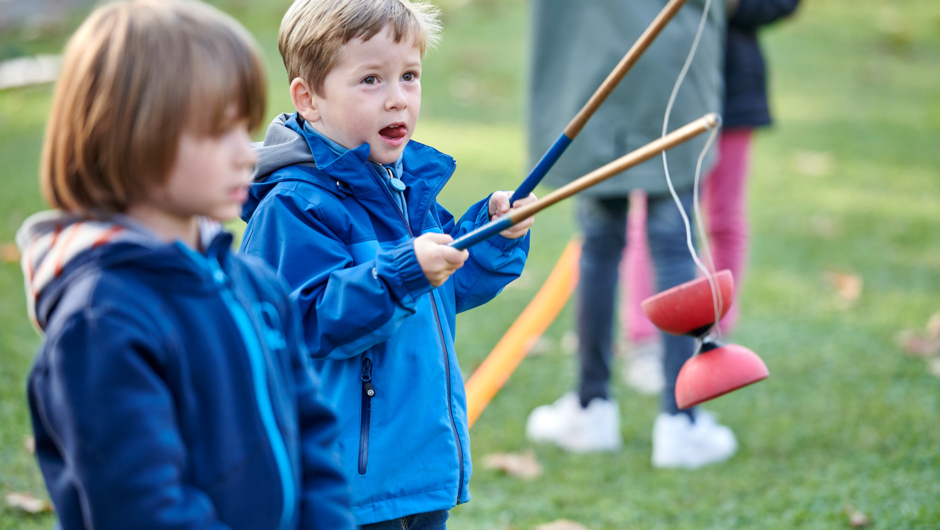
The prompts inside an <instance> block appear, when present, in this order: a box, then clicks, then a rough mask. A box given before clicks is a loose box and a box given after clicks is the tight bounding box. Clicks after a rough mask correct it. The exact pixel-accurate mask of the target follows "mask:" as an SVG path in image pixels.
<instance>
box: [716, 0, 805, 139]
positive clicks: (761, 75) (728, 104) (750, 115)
mask: <svg viewBox="0 0 940 530" xmlns="http://www.w3.org/2000/svg"><path fill="white" fill-rule="evenodd" d="M797 4H799V0H739V3H738V8H737V10H736V11H735V12H734V14H733V15H732V16H731V18H730V19H728V38H727V42H726V43H725V104H724V114H723V118H724V126H725V127H726V128H731V129H733V128H752V127H760V126H763V125H770V123H771V118H770V108H769V107H768V105H767V73H766V69H765V67H764V57H763V55H762V54H761V50H760V43H759V42H758V40H757V30H758V29H759V28H760V27H761V26H764V25H766V24H770V23H773V22H775V21H777V20H779V19H781V18H783V17H786V16H789V15H791V14H792V13H793V11H794V10H796V7H797Z"/></svg>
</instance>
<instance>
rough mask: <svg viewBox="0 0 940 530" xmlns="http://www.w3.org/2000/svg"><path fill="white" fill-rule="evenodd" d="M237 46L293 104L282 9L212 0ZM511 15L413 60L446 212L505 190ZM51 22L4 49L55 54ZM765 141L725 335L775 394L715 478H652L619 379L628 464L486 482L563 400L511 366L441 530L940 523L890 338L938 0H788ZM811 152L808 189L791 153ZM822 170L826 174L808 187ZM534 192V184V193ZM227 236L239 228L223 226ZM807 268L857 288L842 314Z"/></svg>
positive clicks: (468, 345)
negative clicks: (243, 36) (797, 0)
mask: <svg viewBox="0 0 940 530" xmlns="http://www.w3.org/2000/svg"><path fill="white" fill-rule="evenodd" d="M222 5H223V7H225V8H226V9H227V10H228V11H229V12H231V13H232V14H233V15H235V16H236V17H237V18H239V20H242V21H243V22H244V23H245V24H246V25H247V26H248V27H249V29H250V30H251V31H252V32H253V33H254V34H255V35H256V36H257V38H258V39H259V41H260V43H261V46H262V48H263V50H264V53H265V55H266V58H267V60H268V64H269V67H268V68H269V70H268V71H269V77H270V85H269V86H270V98H269V109H270V110H269V114H271V115H273V114H274V113H276V112H279V111H283V110H286V109H289V108H290V106H289V101H288V100H287V98H286V95H285V87H286V82H285V79H284V76H283V74H282V71H283V70H282V67H281V65H280V62H279V58H278V55H277V51H276V45H275V40H276V31H277V24H278V21H279V19H280V15H281V13H283V11H284V9H285V8H286V2H284V1H279V2H271V3H267V2H265V3H262V2H258V3H254V4H253V3H248V2H245V1H240V2H237V3H236V2H226V3H224V4H222ZM525 6H526V4H525V3H524V2H522V1H520V0H512V1H510V0H471V1H460V2H458V1H457V0H450V1H449V2H446V3H445V6H444V7H445V19H444V21H445V28H446V33H445V38H444V42H443V44H442V45H441V46H440V47H439V49H437V50H435V51H432V52H431V53H430V54H429V56H428V58H427V61H426V63H425V77H424V96H425V97H424V109H423V114H422V123H421V125H420V128H419V131H418V138H419V139H420V140H421V141H424V142H426V143H429V144H431V145H434V146H435V147H438V148H439V149H441V150H443V151H445V152H448V153H450V154H452V155H454V156H455V157H456V158H457V160H458V170H457V174H456V176H455V177H454V179H453V180H452V181H451V184H450V185H448V187H447V188H446V189H445V191H444V194H443V196H442V198H441V200H442V202H443V203H444V204H445V205H446V206H448V207H449V208H451V209H452V210H453V211H457V212H459V211H462V209H463V208H465V207H466V206H467V205H468V204H469V203H471V202H473V201H475V200H476V199H477V198H479V197H481V196H483V195H484V194H485V193H487V192H489V191H491V190H493V189H496V188H505V187H511V186H513V185H514V183H516V182H519V181H520V180H521V179H522V177H523V175H524V173H525V170H526V169H527V167H526V161H525V159H524V155H523V147H524V142H525V138H524V131H523V129H522V126H521V117H522V106H521V105H522V101H523V86H524V85H523V83H524V71H525V66H524V65H525V53H524V48H525V26H526V15H525ZM69 29H70V27H68V26H66V27H64V28H62V30H61V31H59V32H53V33H52V34H49V35H45V36H43V37H41V38H38V39H33V40H30V41H22V40H17V38H18V37H17V35H15V34H8V35H0V47H4V49H10V47H11V46H10V45H9V43H10V42H16V45H17V47H18V48H17V49H21V50H23V51H24V52H26V53H33V52H34V51H43V50H51V49H57V48H58V47H60V46H61V43H62V42H63V41H64V38H65V36H66V35H67V32H68V30H69ZM764 43H765V47H766V51H767V54H768V60H769V63H770V66H771V71H772V74H773V76H772V89H773V98H774V103H775V105H774V107H775V110H776V117H777V126H776V127H775V128H774V129H772V130H769V131H765V132H761V133H760V134H758V136H757V140H756V145H755V151H754V169H753V173H752V180H751V190H750V210H751V212H750V214H751V220H752V232H753V238H754V239H753V248H752V256H751V265H750V269H749V272H748V277H747V281H746V283H745V286H744V288H743V290H742V293H741V296H740V299H739V300H738V303H740V304H741V306H742V308H743V319H742V321H741V324H740V326H739V329H738V330H737V332H736V335H735V340H736V341H737V342H739V343H741V344H743V345H746V346H748V347H750V348H752V349H753V350H754V351H756V352H758V353H759V354H760V355H761V356H762V357H763V358H764V360H765V361H766V362H767V364H768V366H769V367H770V370H771V378H770V379H768V380H767V381H765V382H763V383H761V384H759V385H756V386H754V387H751V388H748V389H745V390H742V391H740V392H737V393H734V394H731V395H729V396H725V397H723V398H721V399H719V400H716V401H715V402H713V403H712V404H711V405H709V408H710V409H712V410H714V411H717V412H719V413H720V414H721V416H722V421H723V422H724V423H726V424H728V425H729V426H731V427H732V428H733V429H735V431H736V433H737V434H738V436H739V441H740V443H741V451H740V452H739V454H738V455H737V456H735V458H734V459H733V460H732V461H730V462H728V463H727V464H724V465H721V466H715V467H710V468H705V469H701V470H698V471H694V472H678V471H653V470H652V469H651V468H650V465H649V454H650V431H651V426H652V421H653V418H654V417H655V415H656V413H657V411H658V400H657V399H655V398H650V397H642V396H638V395H635V394H633V393H631V392H630V391H629V390H627V389H626V388H623V387H622V386H621V385H620V384H619V383H617V385H616V388H615V391H616V393H617V396H618V397H619V401H620V404H621V410H622V416H623V426H622V430H623V435H624V439H625V441H626V444H625V447H624V449H623V450H622V451H621V452H619V453H617V454H616V455H581V456H575V455H569V454H566V453H564V452H562V451H560V450H556V449H553V448H550V447H541V446H539V447H535V448H534V450H535V452H536V455H537V457H538V459H539V460H540V462H541V463H542V464H543V466H544V468H545V474H544V475H543V476H542V477H540V478H538V479H536V480H534V481H530V482H523V481H519V480H517V479H514V478H511V477H507V476H505V475H502V474H500V473H498V472H496V471H492V470H487V469H483V467H482V465H481V461H482V457H483V456H484V455H486V454H489V453H493V452H506V451H513V452H515V451H524V450H526V449H528V448H530V447H531V446H530V444H529V443H527V442H526V440H525V438H524V436H523V424H524V421H525V418H526V415H527V414H528V413H529V411H531V410H532V408H534V407H535V406H537V405H540V404H544V403H547V402H550V401H552V400H554V399H556V398H557V397H558V396H559V395H560V394H561V393H563V392H564V391H566V390H568V389H569V388H571V387H572V384H573V372H574V366H575V361H574V359H573V358H572V357H570V356H568V355H565V354H564V353H563V352H562V348H561V347H560V343H561V337H562V336H563V335H564V333H565V332H567V331H568V330H570V329H571V327H572V325H573V315H572V314H571V310H570V308H568V309H566V310H565V311H564V312H563V313H562V315H561V316H560V317H559V318H558V320H557V321H556V322H555V323H554V324H553V325H552V327H551V328H550V329H549V331H548V333H547V334H546V337H547V339H548V342H547V343H548V344H549V348H548V350H549V351H548V352H547V353H546V354H544V355H539V356H534V357H531V358H529V359H526V360H525V361H524V362H523V363H522V364H521V365H520V367H519V369H518V370H517V371H516V373H515V374H514V375H513V376H512V378H511V379H510V381H509V382H508V384H507V385H506V386H505V387H504V389H503V390H502V392H501V393H500V394H499V395H498V396H497V397H496V398H495V399H494V401H493V402H492V403H491V404H490V406H489V407H488V408H487V409H486V411H485V412H484V413H483V415H482V416H481V418H480V420H479V421H478V422H477V424H476V425H475V426H474V428H473V431H472V444H473V457H474V463H475V464H476V469H475V473H474V475H473V480H472V483H471V491H472V493H473V500H472V502H470V503H469V504H467V505H465V506H461V507H458V508H456V509H454V510H453V511H452V517H451V521H450V528H452V529H454V530H478V529H479V530H484V529H486V530H493V529H501V530H504V529H509V528H514V529H530V528H533V527H535V526H536V525H538V524H542V523H546V522H549V521H552V520H554V519H558V518H567V519H572V520H576V521H579V522H581V523H582V524H584V525H586V526H587V527H589V528H592V529H595V530H598V529H606V528H670V529H693V528H695V529H699V528H716V529H718V528H721V529H724V528H794V527H798V528H841V527H848V516H847V515H846V514H845V508H846V506H849V505H851V506H852V507H854V508H855V509H857V510H859V511H861V512H863V513H865V514H866V515H867V516H868V517H869V518H870V520H871V524H870V527H871V528H885V529H887V528H891V529H894V528H937V527H938V526H940V503H938V502H937V499H940V449H938V448H940V429H938V428H937V423H938V419H940V391H938V388H940V379H938V378H936V377H934V376H932V375H931V374H929V373H928V371H927V369H926V368H925V364H924V362H923V361H920V360H915V359H910V358H908V357H905V356H904V355H902V354H901V352H900V351H899V349H898V347H897V346H896V345H895V344H894V336H895V334H896V333H897V332H898V331H899V330H901V329H904V328H922V327H923V325H924V323H925V322H926V321H927V319H928V317H929V316H930V315H931V314H933V313H936V312H937V311H940V302H938V294H940V178H938V177H940V174H938V173H940V169H938V168H940V149H937V145H938V144H940V99H938V98H937V97H936V92H937V87H938V86H940V69H938V68H937V67H936V65H937V64H940V5H938V4H937V3H936V2H934V1H932V0H894V1H889V0H869V1H868V2H863V3H857V2H840V1H837V0H815V1H813V2H805V5H804V6H803V7H802V9H801V11H800V13H799V14H798V16H797V17H796V18H795V19H794V20H792V21H789V22H787V23H785V24H782V25H780V26H779V27H773V28H770V29H769V30H768V31H767V32H765V34H764ZM50 95H51V89H50V88H49V87H38V88H31V89H24V90H15V91H5V92H0V182H2V185H3V189H4V193H3V194H0V212H2V214H0V242H7V241H10V240H12V237H13V234H14V232H15V230H16V228H17V227H18V226H19V225H20V223H21V222H22V221H23V219H24V218H25V217H26V216H27V215H28V214H30V213H32V212H34V211H37V210H39V209H41V208H42V207H43V205H42V201H41V199H40V197H39V194H38V186H37V184H36V174H37V165H38V163H37V160H38V156H39V149H40V145H41V140H42V134H43V123H44V121H45V118H46V115H47V113H48V105H49V98H50ZM807 152H810V153H828V155H827V156H828V157H829V158H828V160H829V161H830V162H829V165H830V167H831V168H832V169H831V171H829V172H828V174H824V175H822V176H807V175H806V174H804V173H805V171H800V162H799V160H800V159H801V156H803V154H805V153H807ZM823 173H826V172H823ZM544 192H545V190H542V193H544ZM236 228H238V227H237V226H236ZM574 230H575V227H574V225H573V222H572V215H571V210H570V205H568V204H562V205H560V206H558V207H556V208H553V209H552V210H551V211H550V212H546V213H544V214H542V215H540V217H539V219H538V221H537V223H536V225H535V228H534V230H533V244H532V253H531V256H530V260H529V265H528V266H527V269H526V273H525V274H524V276H523V278H522V279H521V280H520V281H519V282H517V283H516V284H514V285H513V286H511V287H510V288H508V289H507V290H506V291H505V292H504V293H503V294H502V295H501V296H500V297H499V298H498V299H497V300H496V301H494V302H493V303H491V304H488V305H487V306H485V307H483V308H481V309H477V310H474V311H471V312H469V313H466V314H463V315H461V316H460V317H459V324H458V343H457V347H458V351H459V352H460V356H461V365H462V369H463V371H464V374H465V375H469V374H470V373H471V372H472V370H473V369H474V368H475V367H476V366H477V365H479V363H480V362H482V360H483V359H484V358H485V356H486V355H487V353H488V352H489V351H490V350H491V349H492V347H493V345H494V344H495V343H496V341H497V340H498V338H499V337H500V336H501V334H502V333H503V332H504V331H505V330H506V329H507V328H508V326H509V325H510V324H511V322H512V320H513V319H514V318H515V317H516V316H517V315H518V314H519V312H520V311H521V310H522V308H523V307H525V305H526V304H527V303H528V301H529V300H530V299H531V298H532V296H533V295H534V293H535V291H536V290H537V289H538V287H539V286H540V285H541V282H542V281H543V280H544V279H545V277H546V276H547V275H548V272H549V270H550V269H551V267H552V265H553V264H554V262H555V259H557V256H558V255H559V254H560V253H561V249H562V247H563V246H564V244H565V242H566V241H567V239H568V238H569V237H570V235H571V234H573V232H574ZM827 271H851V272H854V273H856V274H858V275H860V276H861V277H862V278H863V279H864V291H863V294H862V296H861V299H860V300H859V302H858V303H857V304H855V305H854V306H852V307H851V308H849V309H844V308H842V306H841V304H840V303H839V300H838V297H837V295H836V294H835V292H834V290H833V289H832V288H831V286H830V285H829V284H828V283H827V281H826V280H825V276H824V274H825V273H826V272H827ZM0 292H2V293H3V296H2V297H0V413H2V415H3V416H2V417H3V418H4V421H3V424H2V426H0V490H3V491H4V492H9V491H25V492H30V493H33V494H35V495H39V496H45V495H46V494H45V491H44V487H43V484H42V480H41V477H40V476H39V474H38V471H37V469H36V466H35V463H34V461H33V459H32V457H31V456H30V455H28V454H27V453H26V451H25V450H24V449H23V448H22V441H23V438H24V436H26V435H28V434H29V431H30V427H29V421H28V416H27V412H26V405H25V399H24V395H23V394H24V392H23V386H24V384H23V382H24V379H25V376H26V373H27V371H28V368H29V362H30V359H31V357H32V355H33V352H34V351H35V348H36V346H37V345H38V342H39V339H38V337H37V336H36V334H35V332H34V331H33V330H32V329H31V328H30V325H29V323H28V321H27V318H26V314H25V310H24V300H23V294H22V277H21V274H20V272H19V268H18V265H17V264H15V263H6V264H2V265H0ZM52 522H53V517H52V516H49V515H44V516H29V515H24V514H21V513H18V512H15V511H13V510H10V509H0V528H24V529H27V528H48V527H49V526H50V525H51V524H52Z"/></svg>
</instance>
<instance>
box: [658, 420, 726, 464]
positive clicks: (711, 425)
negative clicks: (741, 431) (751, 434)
mask: <svg viewBox="0 0 940 530" xmlns="http://www.w3.org/2000/svg"><path fill="white" fill-rule="evenodd" d="M737 450H738V441H737V440H736V439H735V437H734V433H733V432H731V429H729V428H727V427H725V426H724V425H720V424H719V423H718V422H716V421H715V418H714V417H713V416H712V415H711V414H709V413H708V412H705V411H702V410H697V411H696V412H695V423H692V422H691V420H689V416H688V415H686V414H676V415H675V416H673V415H671V414H666V413H660V415H659V416H657V418H656V423H655V424H654V425H653V458H652V462H653V467H655V468H685V469H694V468H697V467H701V466H704V465H707V464H713V463H716V462H723V461H725V460H727V459H729V458H731V455H733V454H734V453H735V452H736V451H737Z"/></svg>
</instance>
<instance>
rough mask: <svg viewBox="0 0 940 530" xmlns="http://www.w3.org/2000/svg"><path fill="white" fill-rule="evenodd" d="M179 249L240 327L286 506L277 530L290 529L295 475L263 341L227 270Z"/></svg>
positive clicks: (202, 257)
mask: <svg viewBox="0 0 940 530" xmlns="http://www.w3.org/2000/svg"><path fill="white" fill-rule="evenodd" d="M177 246H179V247H180V248H181V249H182V250H183V251H184V252H185V253H186V254H187V255H189V256H190V257H191V258H192V259H193V261H195V262H196V263H197V264H199V265H200V266H202V267H203V268H205V269H208V271H209V273H210V275H211V277H212V280H213V281H214V282H215V285H216V287H217V288H218V290H219V294H220V295H221V297H222V301H223V302H224V303H225V306H226V308H227V309H228V311H229V314H230V315H231V316H232V319H233V320H234V321H235V327H237V328H238V331H239V334H240V335H241V337H242V341H243V342H244V343H245V349H246V350H247V353H248V361H249V364H250V365H251V376H252V383H253V386H254V389H255V402H256V403H257V405H258V412H259V414H260V416H261V423H262V425H263V426H264V429H265V432H266V433H267V435H268V441H269V442H270V443H271V452H272V453H273V454H274V461H275V463H276V465H277V470H278V474H279V475H280V478H281V489H282V494H283V506H282V508H281V519H280V522H279V523H278V530H287V529H288V528H289V526H290V523H291V521H292V520H293V518H294V504H295V502H294V501H295V498H296V493H295V491H294V478H293V477H294V475H293V472H292V471H291V464H290V459H289V457H288V455H287V445H286V444H285V443H284V438H283V437H282V436H281V431H280V429H278V427H277V420H276V419H275V416H274V406H273V404H272V402H271V394H270V392H269V390H268V378H267V372H266V370H265V361H264V353H263V350H262V348H263V344H262V342H261V338H260V336H259V335H258V332H257V330H256V329H255V326H254V323H253V322H252V320H251V317H250V316H249V314H248V311H246V310H245V308H244V307H243V306H242V305H241V304H240V303H238V301H237V300H236V299H235V295H234V294H233V293H232V290H231V289H230V288H229V286H228V282H229V278H228V276H227V275H226V274H225V271H223V270H222V268H221V266H220V265H219V262H218V260H217V259H214V258H212V259H210V258H206V257H204V256H203V255H202V254H199V253H197V252H195V251H193V250H191V249H189V248H188V247H186V246H185V245H183V244H181V243H178V244H177Z"/></svg>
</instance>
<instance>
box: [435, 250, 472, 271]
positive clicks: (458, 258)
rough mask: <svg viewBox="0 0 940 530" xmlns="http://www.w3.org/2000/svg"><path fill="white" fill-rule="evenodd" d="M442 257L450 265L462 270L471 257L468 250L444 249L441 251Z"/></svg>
mask: <svg viewBox="0 0 940 530" xmlns="http://www.w3.org/2000/svg"><path fill="white" fill-rule="evenodd" d="M441 257H443V258H444V261H446V262H447V263H448V264H450V265H452V266H456V268H460V267H461V266H463V262H465V261H467V258H468V257H470V252H468V251H467V250H466V249H464V250H457V249H456V248H451V247H444V248H442V249H441Z"/></svg>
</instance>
